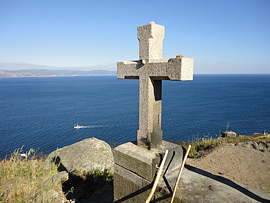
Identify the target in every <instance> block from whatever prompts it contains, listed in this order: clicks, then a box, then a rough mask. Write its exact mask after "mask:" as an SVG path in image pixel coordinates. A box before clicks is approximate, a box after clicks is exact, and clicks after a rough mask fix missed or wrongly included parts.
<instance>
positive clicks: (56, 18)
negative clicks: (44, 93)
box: [0, 0, 270, 73]
mask: <svg viewBox="0 0 270 203" xmlns="http://www.w3.org/2000/svg"><path fill="white" fill-rule="evenodd" d="M151 21H154V22H155V23H157V24H161V25H164V26H165V39H164V48H163V58H172V57H175V56H176V55H178V54H182V55H184V56H185V57H191V58H194V61H195V62H194V72H195V73H270V1H269V0H265V1H264V0H243V1H242V0H226V1H225V0H212V1H210V0H209V1H208V0H203V1H202V0H197V1H192V0H179V1H170V0H166V1H159V0H144V1H143V0H136V1H135V0H133V1H128V0H123V1H121V0H114V1H113V0H110V1H109V0H108V1H105V0H104V1H102V0H99V1H91V0H87V1H83V0H72V1H70V0H46V1H42V0H33V1H30V0H0V62H10V63H13V62H24V63H31V64H38V65H48V66H59V67H71V66H94V65H106V64H112V65H111V67H112V69H113V68H114V69H116V62H117V61H127V60H136V59H138V55H139V50H138V48H139V43H138V40H137V26H139V25H143V24H146V23H149V22H151Z"/></svg>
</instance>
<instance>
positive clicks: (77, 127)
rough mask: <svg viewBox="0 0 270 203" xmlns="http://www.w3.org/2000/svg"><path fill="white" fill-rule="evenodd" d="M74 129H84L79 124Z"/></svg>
mask: <svg viewBox="0 0 270 203" xmlns="http://www.w3.org/2000/svg"><path fill="white" fill-rule="evenodd" d="M74 128H75V129H80V128H82V126H80V125H79V124H78V123H77V125H74Z"/></svg>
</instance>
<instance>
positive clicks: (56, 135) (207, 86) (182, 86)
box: [0, 74, 270, 158]
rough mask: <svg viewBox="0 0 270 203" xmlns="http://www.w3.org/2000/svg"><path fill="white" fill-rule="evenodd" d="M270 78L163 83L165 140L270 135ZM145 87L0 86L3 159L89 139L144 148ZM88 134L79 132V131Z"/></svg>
mask: <svg viewBox="0 0 270 203" xmlns="http://www.w3.org/2000/svg"><path fill="white" fill-rule="evenodd" d="M269 87H270V74H224V75H223V74H220V75H219V74H195V75H194V80H193V81H163V87H162V123H161V125H162V130H163V139H164V140H169V141H194V140H196V139H197V138H199V139H200V138H203V137H213V138H215V137H217V136H218V135H219V134H220V133H221V132H223V131H225V130H226V129H228V130H231V131H234V132H236V133H237V134H240V135H251V134H253V133H263V131H264V130H266V132H269V131H270V88H269ZM138 119H139V81H138V80H128V79H127V80H119V79H117V78H116V76H77V77H41V78H39V77H33V78H31V77H29V78H28V77H25V78H0V136H1V141H0V157H1V158H4V157H5V156H6V155H9V154H10V153H12V152H13V151H14V150H15V149H17V148H20V147H22V146H24V150H28V149H30V148H34V149H38V151H39V152H43V153H45V154H47V153H50V152H52V151H54V150H56V149H57V148H61V147H64V146H66V145H70V144H73V143H76V142H78V141H81V140H83V139H86V138H91V137H96V138H98V139H101V140H104V141H106V142H107V143H109V144H111V145H113V146H114V145H119V144H122V143H125V142H129V141H134V140H136V136H137V129H138V125H139V120H138ZM77 123H78V124H79V125H82V126H86V127H85V128H82V129H78V130H76V129H74V125H75V124H77Z"/></svg>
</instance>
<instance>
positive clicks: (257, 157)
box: [187, 141, 270, 193]
mask: <svg viewBox="0 0 270 203" xmlns="http://www.w3.org/2000/svg"><path fill="white" fill-rule="evenodd" d="M267 144H268V145H267ZM269 144H270V142H269V141H268V142H262V143H259V144H258V143H254V142H253V143H252V142H250V143H239V144H236V145H235V144H224V145H222V146H219V147H217V148H216V149H214V151H213V152H212V153H210V154H208V155H207V156H205V157H202V158H199V159H188V160H187V164H188V165H191V166H194V167H196V168H199V169H202V170H205V171H207V172H210V173H212V174H214V175H218V176H223V177H225V178H228V179H230V180H232V181H236V182H238V183H242V184H244V185H248V186H251V187H253V188H256V189H259V190H261V191H263V192H265V193H270V147H268V146H269Z"/></svg>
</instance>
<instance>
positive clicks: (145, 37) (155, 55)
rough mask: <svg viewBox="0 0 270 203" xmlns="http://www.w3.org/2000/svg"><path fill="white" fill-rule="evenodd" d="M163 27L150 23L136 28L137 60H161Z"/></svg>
mask: <svg viewBox="0 0 270 203" xmlns="http://www.w3.org/2000/svg"><path fill="white" fill-rule="evenodd" d="M164 30H165V28H164V26H162V25H157V24H155V23H154V22H151V23H149V24H146V25H142V26H138V28H137V33H138V34H137V38H138V40H139V42H140V44H139V58H140V59H141V60H142V59H160V58H162V47H163V39H164Z"/></svg>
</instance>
